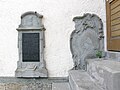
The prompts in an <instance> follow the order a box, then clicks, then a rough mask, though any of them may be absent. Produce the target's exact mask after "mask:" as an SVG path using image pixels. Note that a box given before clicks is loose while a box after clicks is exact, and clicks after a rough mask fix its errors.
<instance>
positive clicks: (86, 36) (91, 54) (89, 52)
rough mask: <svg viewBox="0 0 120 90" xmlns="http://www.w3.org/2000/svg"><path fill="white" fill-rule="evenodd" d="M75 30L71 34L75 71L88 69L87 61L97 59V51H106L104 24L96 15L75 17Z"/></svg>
mask: <svg viewBox="0 0 120 90" xmlns="http://www.w3.org/2000/svg"><path fill="white" fill-rule="evenodd" d="M73 21H74V22H75V30H74V31H73V32H72V34H71V38H70V49H71V52H72V58H73V62H74V69H83V70H85V69H86V65H85V59H87V58H95V57H96V54H95V53H96V50H101V51H103V50H104V40H103V37H104V36H103V23H102V21H101V19H100V18H99V17H98V16H97V15H95V14H89V13H87V14H85V15H84V16H82V17H79V16H78V17H74V18H73Z"/></svg>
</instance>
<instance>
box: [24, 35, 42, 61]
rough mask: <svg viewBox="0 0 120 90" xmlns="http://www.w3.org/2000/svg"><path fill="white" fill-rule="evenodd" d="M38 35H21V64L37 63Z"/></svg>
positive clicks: (38, 59)
mask: <svg viewBox="0 0 120 90" xmlns="http://www.w3.org/2000/svg"><path fill="white" fill-rule="evenodd" d="M39 57H40V55H39V33H22V60H23V62H39V61H40V58H39Z"/></svg>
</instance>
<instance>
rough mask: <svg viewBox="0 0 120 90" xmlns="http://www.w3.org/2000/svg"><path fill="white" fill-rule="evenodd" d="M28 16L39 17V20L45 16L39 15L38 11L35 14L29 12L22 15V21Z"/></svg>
mask: <svg viewBox="0 0 120 90" xmlns="http://www.w3.org/2000/svg"><path fill="white" fill-rule="evenodd" d="M27 15H36V16H37V17H39V18H42V17H43V15H41V14H39V13H37V12H36V11H35V12H33V11H29V12H25V13H23V14H22V15H21V19H22V18H24V17H25V16H27Z"/></svg>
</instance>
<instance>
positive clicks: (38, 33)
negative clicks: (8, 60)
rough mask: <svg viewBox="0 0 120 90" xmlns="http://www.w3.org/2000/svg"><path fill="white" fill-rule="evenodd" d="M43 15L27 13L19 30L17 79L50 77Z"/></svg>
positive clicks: (22, 18)
mask: <svg viewBox="0 0 120 90" xmlns="http://www.w3.org/2000/svg"><path fill="white" fill-rule="evenodd" d="M42 17H43V16H42V15H40V14H38V13H37V12H26V13H24V14H23V15H22V16H21V24H20V25H19V27H18V28H17V30H18V49H19V61H18V63H17V69H16V71H15V76H16V77H48V73H47V69H46V67H45V66H46V65H45V61H44V48H45V44H44V42H45V41H44V40H45V38H44V31H45V28H44V26H43V24H42Z"/></svg>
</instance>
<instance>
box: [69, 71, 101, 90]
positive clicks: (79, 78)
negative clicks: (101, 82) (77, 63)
mask: <svg viewBox="0 0 120 90" xmlns="http://www.w3.org/2000/svg"><path fill="white" fill-rule="evenodd" d="M69 83H70V86H71V88H72V90H102V89H101V88H100V87H98V86H96V84H95V83H94V82H93V81H92V79H91V77H90V76H89V74H87V72H85V71H81V70H72V71H69Z"/></svg>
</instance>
